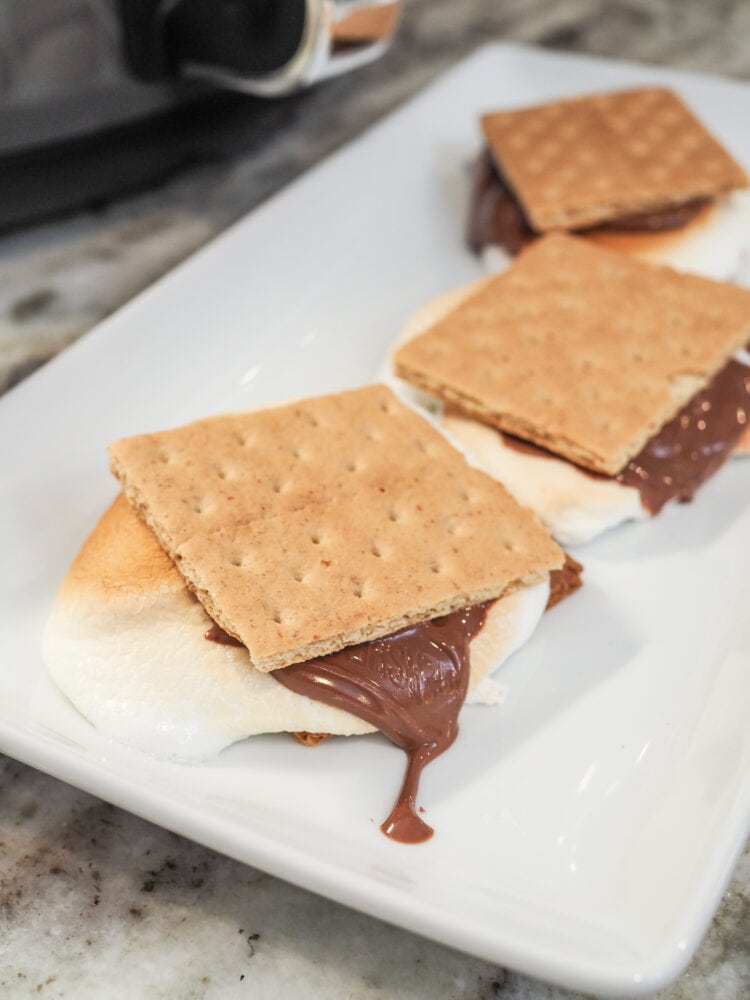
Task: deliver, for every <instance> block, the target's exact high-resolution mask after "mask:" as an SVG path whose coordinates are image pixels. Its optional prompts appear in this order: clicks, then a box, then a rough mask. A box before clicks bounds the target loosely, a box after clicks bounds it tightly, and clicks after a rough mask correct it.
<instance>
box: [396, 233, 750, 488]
mask: <svg viewBox="0 0 750 1000" xmlns="http://www.w3.org/2000/svg"><path fill="white" fill-rule="evenodd" d="M748 336H750V292H748V291H745V290H742V289H739V288H735V287H734V286H731V285H727V284H723V283H720V282H713V281H709V280H707V279H704V278H698V277H696V276H694V275H686V274H679V273H677V272H675V271H673V270H672V269H670V268H667V267H662V266H659V265H654V264H646V263H643V262H640V261H637V260H633V259H631V258H628V257H626V256H624V255H622V254H618V253H616V252H614V251H609V250H604V249H602V248H599V247H596V246H592V245H591V244H589V243H587V241H585V240H583V239H579V238H575V237H571V236H566V235H562V234H554V235H549V236H546V237H543V238H541V239H540V240H539V241H537V242H536V243H535V244H533V245H532V246H531V247H529V248H528V249H526V250H525V251H524V252H523V253H522V254H521V255H520V257H518V258H517V259H516V261H514V263H513V264H512V265H511V267H510V268H509V269H508V270H507V271H505V272H504V273H502V274H501V275H499V276H497V277H495V278H493V279H490V280H489V281H488V282H487V283H486V284H484V285H483V286H482V287H481V288H480V289H479V290H478V291H477V292H476V293H475V294H473V295H471V296H469V297H467V298H466V299H464V300H463V301H462V302H460V303H459V304H458V305H457V306H456V307H455V308H454V309H452V310H451V311H450V312H449V313H447V315H445V316H444V317H442V318H441V319H440V320H438V322H436V323H435V324H434V325H433V326H431V327H430V328H429V329H428V330H426V331H425V332H424V333H422V334H421V335H419V336H417V337H415V338H414V339H413V340H411V341H409V342H408V343H406V344H405V345H403V346H402V347H401V348H400V349H399V350H398V351H397V352H396V354H395V356H394V368H395V371H396V374H397V375H399V376H400V377H401V378H404V379H406V380H407V381H409V382H411V383H413V384H415V385H417V386H419V388H421V389H424V390H426V391H427V392H430V393H432V394H433V395H435V396H437V397H439V398H441V399H443V400H445V401H446V402H448V403H451V404H452V405H454V406H455V407H456V408H457V409H459V410H460V411H462V412H464V413H467V414H469V415H471V416H474V417H477V418H478V419H479V420H481V421H482V422H484V423H487V424H490V425H492V426H495V427H498V428H499V429H500V430H503V431H506V432H507V433H509V434H513V435H516V436H518V437H521V438H524V439H525V440H529V441H532V442H534V443H535V444H538V445H540V446H541V447H544V448H546V449H548V450H550V451H553V452H555V453H557V454H559V455H562V456H563V457H564V458H568V459H570V460H571V461H573V462H575V463H577V464H579V465H582V466H584V467H587V468H590V469H593V470H594V471H596V472H603V473H606V474H608V475H616V474H617V473H618V472H619V471H620V470H621V469H622V468H623V466H624V465H625V464H626V463H627V461H628V460H629V459H630V458H632V457H633V456H634V455H636V454H637V453H638V452H639V451H640V450H641V448H642V447H643V445H644V444H645V443H646V441H648V440H649V439H650V438H651V437H653V436H654V434H655V433H656V432H657V431H658V430H659V429H660V428H661V427H662V426H663V425H664V424H665V423H666V422H667V421H668V420H669V419H671V418H672V417H673V416H674V415H675V413H676V412H677V411H678V410H679V409H680V408H681V407H682V406H683V405H684V404H685V403H686V402H687V401H688V400H689V399H690V398H692V397H693V396H694V395H695V394H696V392H698V391H699V390H700V389H701V388H702V387H703V385H705V384H706V382H707V381H708V380H709V379H710V378H711V377H712V376H713V375H714V374H716V372H717V371H718V370H719V369H720V368H721V367H723V365H724V364H726V362H727V361H728V360H729V359H730V357H731V356H732V354H733V353H734V352H735V351H736V350H737V349H738V348H740V347H741V346H742V345H743V344H744V343H746V341H747V339H748Z"/></svg>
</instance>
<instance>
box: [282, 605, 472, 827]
mask: <svg viewBox="0 0 750 1000" xmlns="http://www.w3.org/2000/svg"><path fill="white" fill-rule="evenodd" d="M486 611H487V604H481V605H476V606H474V607H471V608H463V609H461V610H460V611H456V612H454V613H453V614H450V615H445V616H444V617H442V618H435V619H433V620H432V621H428V622H423V623H421V624H418V625H410V626H409V627H407V628H404V629H401V630H400V631H398V632H395V633H393V635H389V636H386V637H385V638H383V639H375V640H373V641H371V642H364V643H361V644H359V645H357V646H349V647H348V648H346V649H343V650H341V651H340V652H337V653H331V654H330V655H328V656H323V657H319V658H318V659H315V660H309V661H308V662H307V663H296V664H292V666H289V667H284V668H283V670H275V671H274V672H273V676H274V677H275V678H276V680H277V681H278V682H279V683H280V684H283V685H284V686H285V687H287V688H289V689H290V690H292V691H295V692H296V693H297V694H302V695H306V696H307V697H309V698H314V699H315V700H316V701H321V702H324V703H325V704H327V705H332V706H333V707H335V708H341V709H344V711H347V712H350V713H351V714H352V715H356V716H357V717H358V718H360V719H364V720H365V721H366V722H369V723H370V724H371V725H373V726H375V727H376V728H377V729H379V730H380V731H381V732H382V733H383V734H384V735H385V736H387V737H388V739H389V740H391V742H392V743H395V744H396V746H398V747H400V748H401V749H402V750H404V751H405V752H406V754H407V757H408V765H407V769H406V775H405V778H404V782H403V785H402V787H401V791H400V792H399V795H398V798H397V800H396V804H395V806H394V807H393V810H392V811H391V814H390V815H389V817H388V818H387V819H386V821H385V822H384V823H383V824H382V826H381V830H382V831H383V833H385V834H386V836H388V837H390V838H391V839H392V840H397V841H399V842H401V843H404V844H418V843H421V842H423V841H425V840H428V839H429V838H430V837H431V836H432V834H433V830H432V828H431V827H429V826H428V825H427V824H426V823H425V822H424V820H422V819H420V817H419V816H418V815H417V811H416V796H417V789H418V786H419V778H420V775H421V773H422V771H423V769H424V767H425V765H426V764H428V763H429V762H430V761H431V760H433V759H434V758H435V757H437V756H439V755H440V754H441V753H443V751H445V750H447V749H448V747H449V746H450V745H451V744H452V743H453V741H454V740H455V738H456V735H457V733H458V713H459V711H460V710H461V706H462V705H463V703H464V699H465V698H466V692H467V689H468V685H469V673H470V669H469V643H470V642H471V639H472V637H473V636H474V635H476V634H477V632H479V630H480V629H481V627H482V625H483V623H484V619H485V615H486Z"/></svg>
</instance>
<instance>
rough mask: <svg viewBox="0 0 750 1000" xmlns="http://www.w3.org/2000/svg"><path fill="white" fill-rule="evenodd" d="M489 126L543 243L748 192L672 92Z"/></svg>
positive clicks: (564, 107) (519, 116)
mask: <svg viewBox="0 0 750 1000" xmlns="http://www.w3.org/2000/svg"><path fill="white" fill-rule="evenodd" d="M481 125H482V130H483V132H484V135H485V137H486V139H487V142H488V144H489V147H490V149H491V151H492V155H493V157H494V159H495V162H496V163H497V165H498V168H499V169H500V170H501V171H502V173H503V174H504V176H505V177H506V178H507V180H508V182H509V183H510V185H511V186H512V188H513V190H514V191H515V193H516V195H517V197H518V199H519V201H520V202H521V204H522V205H523V207H524V210H525V213H526V215H527V218H528V219H529V221H530V223H531V225H532V227H533V228H534V229H535V230H536V231H537V232H540V233H543V232H548V231H550V230H552V229H558V228H560V229H578V228H585V227H588V226H594V225H597V224H599V223H602V222H607V221H609V220H611V219H614V218H617V217H618V216H623V215H628V214H635V213H640V212H646V211H650V210H653V209H659V208H668V207H670V206H673V205H680V204H684V203H685V202H689V201H692V200H694V199H698V198H712V197H716V196H717V195H719V194H722V193H724V192H727V191H731V190H734V189H736V188H739V187H745V186H747V184H748V177H747V174H746V173H745V171H744V170H743V169H742V167H741V166H740V165H739V164H738V163H737V162H736V161H735V160H734V159H733V158H732V157H731V156H730V155H729V153H728V152H727V151H726V150H725V149H724V147H723V146H722V145H721V144H720V143H719V142H718V141H717V139H716V138H715V137H714V136H713V135H712V134H711V133H710V132H709V130H708V129H707V128H706V127H705V125H703V124H702V122H700V121H699V120H698V119H697V118H696V116H695V115H694V114H693V113H692V111H691V110H690V109H689V108H688V107H687V106H686V105H685V103H684V102H683V101H682V100H681V99H680V98H679V97H678V96H677V94H675V93H674V92H673V91H671V90H668V89H666V88H659V87H651V88H639V89H636V90H626V91H619V92H616V93H607V94H593V95H586V96H583V97H578V98H573V99H570V100H562V101H552V102H549V103H546V104H540V105H536V106H534V107H529V108H521V109H516V110H512V111H500V112H494V113H491V114H486V115H484V116H482V118H481Z"/></svg>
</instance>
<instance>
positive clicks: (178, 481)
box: [110, 386, 563, 670]
mask: <svg viewBox="0 0 750 1000" xmlns="http://www.w3.org/2000/svg"><path fill="white" fill-rule="evenodd" d="M110 456H111V464H112V470H113V472H114V474H115V475H116V477H117V478H118V479H119V480H120V482H121V483H122V485H123V489H124V491H125V493H126V496H127V497H128V500H129V501H130V503H131V504H132V505H133V506H134V507H135V508H136V509H137V510H139V511H140V512H141V514H142V516H143V517H144V519H145V520H146V522H147V523H148V524H149V526H150V527H151V528H152V530H153V531H154V533H155V535H156V536H157V538H158V539H159V541H160V542H161V544H162V545H163V546H164V548H165V549H166V550H167V551H168V552H169V554H170V556H171V557H172V558H173V559H174V561H175V564H176V565H177V566H178V568H179V569H180V571H181V573H182V574H183V576H184V577H185V579H186V581H187V582H188V584H189V586H190V587H191V588H192V589H193V590H194V592H195V593H196V594H197V596H198V597H199V599H200V600H201V602H202V603H203V604H204V607H205V608H206V610H207V611H208V613H209V614H210V615H211V617H212V618H214V620H215V621H217V622H218V623H219V625H220V626H221V627H222V628H223V629H225V631H227V632H228V633H229V634H231V635H234V636H235V637H236V638H238V639H239V640H240V641H241V642H243V644H244V645H246V646H247V647H248V650H249V652H250V656H251V659H252V662H253V663H254V665H255V666H256V667H258V669H261V670H269V669H276V668H278V667H282V666H286V665H287V664H289V663H293V662H300V661H303V660H307V659H310V658H311V657H313V656H320V655H323V654H325V653H327V652H333V651H335V650H337V649H341V648H343V647H344V646H347V645H353V644H355V643H358V642H362V641H364V640H366V639H371V638H378V637H380V636H383V635H387V634H389V633H390V632H393V631H396V630H397V629H399V628H402V627H403V626H404V625H407V624H411V623H413V622H416V621H425V620H428V619H430V618H434V617H438V616H440V615H444V614H447V613H449V612H451V611H453V610H456V609H457V608H459V607H462V606H465V605H467V604H477V603H481V602H483V601H486V600H489V599H491V598H493V597H499V596H502V595H503V594H507V593H510V592H511V591H513V590H514V589H516V588H517V587H519V586H523V585H527V584H533V583H535V582H539V581H540V580H542V579H544V578H545V576H546V575H547V573H548V572H549V571H550V570H551V569H554V568H556V567H557V566H559V565H561V564H562V561H563V557H562V553H561V551H560V550H559V549H558V548H557V546H556V545H555V544H554V543H553V542H552V541H551V539H550V538H549V535H548V534H547V532H546V531H545V529H544V528H542V526H541V524H540V523H539V522H538V521H537V519H536V517H535V516H534V515H533V514H531V513H530V512H528V511H525V510H523V509H522V508H520V507H519V506H518V505H517V504H516V502H515V501H514V500H513V499H512V498H511V497H510V496H509V494H507V492H506V491H505V490H504V489H503V488H502V487H500V486H499V484H497V483H495V482H494V481H493V480H491V479H490V478H489V477H487V476H485V475H484V474H482V473H479V472H477V471H476V470H474V469H472V468H470V467H469V466H468V465H467V464H466V463H465V461H464V459H463V458H462V456H461V455H460V454H459V453H458V452H456V451H455V449H453V448H452V447H451V446H450V445H449V444H448V443H447V442H446V441H445V439H444V438H443V437H442V436H441V435H440V434H439V433H438V432H437V431H436V430H434V429H433V428H432V427H430V425H429V424H428V423H427V422H426V421H425V420H423V419H422V418H421V417H419V416H417V415H416V414H415V413H414V412H412V411H411V410H410V409H408V408H407V407H405V406H403V405H402V404H401V403H399V402H398V400H397V399H396V398H395V396H394V395H393V394H392V393H391V392H390V390H388V389H386V388H385V387H384V386H369V387H365V388H364V389H360V390H354V391H352V392H349V393H340V394H336V395H333V396H327V397H319V398H317V399H312V400H302V401H299V402H297V403H292V404H288V405H286V406H282V407H275V408H273V409H269V410H263V411H257V412H255V413H246V414H234V415H230V416H226V417H215V418H210V419H208V420H204V421H198V422H197V423H195V424H192V425H190V426H188V427H185V428H179V429H177V430H174V431H166V432H163V433H160V434H152V435H141V436H139V437H136V438H129V439H125V440H124V441H120V442H117V443H116V444H114V445H113V446H112V447H111V449H110Z"/></svg>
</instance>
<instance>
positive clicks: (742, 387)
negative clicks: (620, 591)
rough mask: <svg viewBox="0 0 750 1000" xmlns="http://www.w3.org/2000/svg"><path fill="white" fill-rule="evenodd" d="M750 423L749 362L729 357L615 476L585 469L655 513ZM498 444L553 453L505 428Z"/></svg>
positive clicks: (704, 472) (706, 473) (708, 472)
mask: <svg viewBox="0 0 750 1000" xmlns="http://www.w3.org/2000/svg"><path fill="white" fill-rule="evenodd" d="M748 424H750V367H748V365H743V364H740V362H739V361H730V362H729V364H727V365H725V367H724V368H722V369H721V371H720V372H719V373H718V375H715V376H714V378H713V379H712V380H711V381H710V382H709V383H708V385H707V386H706V387H705V389H703V390H701V392H699V393H698V394H697V395H696V396H693V398H692V399H691V400H690V401H689V402H688V403H687V404H686V405H685V406H683V408H682V409H681V410H680V411H679V412H678V413H677V415H676V416H675V417H673V418H672V420H670V421H669V423H667V424H665V425H664V426H663V427H662V429H661V430H660V431H658V432H657V433H656V434H655V435H654V436H653V437H652V438H651V439H650V440H649V441H647V443H646V444H645V445H644V447H643V448H642V449H641V451H640V452H639V453H638V454H637V455H636V456H635V457H634V458H631V460H630V461H629V462H628V464H627V465H626V466H625V468H624V469H623V470H622V472H620V473H618V474H617V475H616V476H604V475H601V474H599V473H596V472H592V471H591V470H590V469H584V468H582V467H580V466H579V468H581V471H582V472H585V473H586V474H587V475H589V476H592V477H593V478H595V479H614V480H616V481H617V482H619V483H622V484H623V485H624V486H633V487H635V489H637V490H638V492H639V493H640V494H641V502H642V503H643V506H644V507H645V508H646V509H647V510H648V511H649V513H650V514H658V513H659V511H660V510H661V509H662V507H663V506H664V505H665V504H666V503H667V502H668V501H669V500H679V501H680V502H681V503H686V502H688V501H690V500H692V499H693V496H694V495H695V492H696V490H697V489H698V487H699V486H702V485H703V483H705V482H706V480H707V479H709V478H710V477H711V476H712V475H713V474H714V473H715V472H717V471H718V469H720V468H721V466H722V465H723V464H724V462H725V461H726V460H727V458H728V457H729V455H730V454H731V453H732V450H733V449H734V447H735V445H736V444H737V442H738V441H739V439H740V438H741V437H742V434H743V433H744V431H745V428H746V427H747V426H748ZM502 437H503V444H505V445H506V446H507V447H509V448H513V450H514V451H520V452H522V453H523V454H527V455H535V456H537V457H539V458H557V459H559V458H560V456H559V455H553V454H552V453H551V452H549V451H546V450H545V449H544V448H540V447H539V446H538V445H535V444H531V443H530V442H528V441H522V440H520V439H519V438H516V437H513V436H511V435H510V434H503V436H502Z"/></svg>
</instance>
